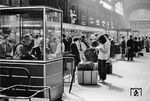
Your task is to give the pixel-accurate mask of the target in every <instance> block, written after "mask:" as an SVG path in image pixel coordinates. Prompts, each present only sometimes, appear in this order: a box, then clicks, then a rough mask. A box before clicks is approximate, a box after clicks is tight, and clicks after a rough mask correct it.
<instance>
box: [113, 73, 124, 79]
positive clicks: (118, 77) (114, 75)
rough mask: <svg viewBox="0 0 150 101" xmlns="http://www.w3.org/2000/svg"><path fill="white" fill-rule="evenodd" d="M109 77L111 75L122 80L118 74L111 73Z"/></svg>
mask: <svg viewBox="0 0 150 101" xmlns="http://www.w3.org/2000/svg"><path fill="white" fill-rule="evenodd" d="M111 75H112V76H116V77H118V78H123V76H121V75H119V74H115V73H112V74H111Z"/></svg>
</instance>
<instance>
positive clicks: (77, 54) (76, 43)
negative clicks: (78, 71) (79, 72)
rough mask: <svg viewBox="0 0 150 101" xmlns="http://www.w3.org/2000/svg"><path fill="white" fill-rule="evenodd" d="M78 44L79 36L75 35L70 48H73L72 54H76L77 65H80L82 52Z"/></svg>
mask: <svg viewBox="0 0 150 101" xmlns="http://www.w3.org/2000/svg"><path fill="white" fill-rule="evenodd" d="M78 45H79V38H78V37H75V38H74V39H73V43H72V44H71V46H70V48H71V54H73V55H74V58H75V60H76V61H75V66H77V65H78V63H79V62H80V53H79V50H78Z"/></svg>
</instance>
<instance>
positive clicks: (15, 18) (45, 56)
mask: <svg viewBox="0 0 150 101" xmlns="http://www.w3.org/2000/svg"><path fill="white" fill-rule="evenodd" d="M5 32H6V33H5ZM25 34H30V35H31V36H32V41H33V43H32V44H31V45H30V49H29V53H30V54H31V51H32V49H33V48H34V47H36V46H38V45H39V43H40V42H41V40H42V43H43V47H42V49H41V52H42V58H41V59H37V58H35V59H15V58H14V53H15V51H16V50H15V47H16V45H17V44H19V43H21V42H22V39H23V36H24V35H25ZM5 36H6V37H5ZM61 36H62V11H61V10H57V9H54V8H50V7H44V6H33V7H7V8H1V9H0V46H3V44H1V43H2V42H9V44H10V45H11V47H12V51H11V52H10V53H7V54H9V56H8V55H6V53H5V52H7V51H4V54H0V66H3V67H5V66H6V67H24V68H26V69H27V70H28V71H29V72H30V75H31V83H30V85H33V86H50V87H51V97H52V99H53V100H55V99H58V98H61V96H62V94H63V88H64V85H63V57H62V49H63V47H62V41H61V40H62V37H61ZM2 49H3V47H2ZM2 49H0V51H1V50H2ZM0 53H2V52H0ZM1 55H3V56H1ZM31 55H32V54H31ZM37 55H38V54H37ZM20 76H21V77H23V75H20ZM25 79H26V78H24V80H25ZM24 80H23V79H21V80H20V81H21V82H24ZM6 84H7V80H6V79H5V77H3V78H1V79H0V87H5V86H6Z"/></svg>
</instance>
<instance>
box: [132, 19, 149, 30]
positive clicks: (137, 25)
mask: <svg viewBox="0 0 150 101" xmlns="http://www.w3.org/2000/svg"><path fill="white" fill-rule="evenodd" d="M130 25H131V29H150V22H148V21H143V22H130Z"/></svg>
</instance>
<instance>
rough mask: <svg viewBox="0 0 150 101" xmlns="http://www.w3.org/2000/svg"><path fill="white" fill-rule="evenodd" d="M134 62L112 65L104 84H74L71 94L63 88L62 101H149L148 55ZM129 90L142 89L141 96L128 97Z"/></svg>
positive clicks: (149, 76)
mask: <svg viewBox="0 0 150 101" xmlns="http://www.w3.org/2000/svg"><path fill="white" fill-rule="evenodd" d="M134 60H135V61H133V62H128V61H117V62H114V63H113V74H112V75H108V76H107V80H106V83H105V84H104V83H98V85H95V86H94V85H93V86H90V85H89V86H83V85H78V83H75V84H74V86H73V89H72V91H71V93H70V94H69V93H68V89H69V88H68V87H67V86H65V93H64V96H63V100H64V101H150V53H144V57H139V58H135V59H134ZM131 88H142V96H130V89H131Z"/></svg>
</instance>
